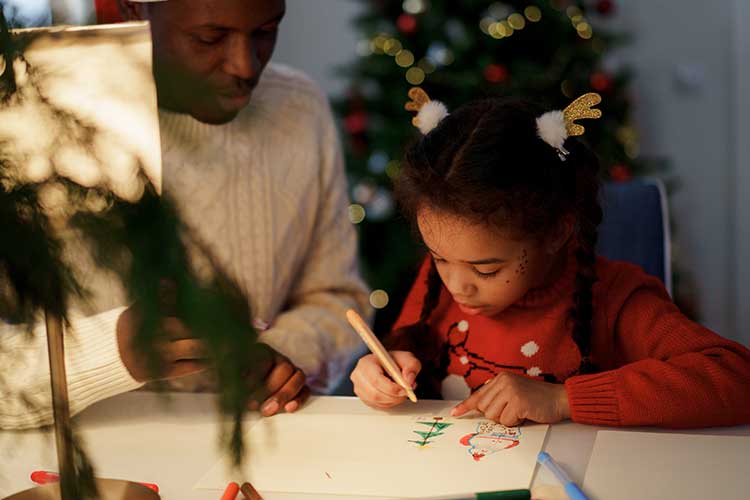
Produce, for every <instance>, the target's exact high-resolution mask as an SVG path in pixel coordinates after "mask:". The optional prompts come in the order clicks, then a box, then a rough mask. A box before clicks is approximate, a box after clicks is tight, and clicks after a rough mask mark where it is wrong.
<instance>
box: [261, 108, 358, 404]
mask: <svg viewBox="0 0 750 500" xmlns="http://www.w3.org/2000/svg"><path fill="white" fill-rule="evenodd" d="M322 99H324V98H322ZM322 108H323V110H324V111H323V116H322V119H321V121H322V126H323V129H324V130H323V132H322V133H321V139H320V141H321V151H320V161H321V177H320V183H321V186H320V199H319V200H318V207H317V216H316V222H315V229H314V234H313V237H312V241H311V244H310V247H309V248H308V251H307V255H306V258H305V260H304V262H303V265H302V269H301V273H300V275H299V277H298V278H297V280H296V282H295V284H294V286H293V288H292V290H291V292H290V295H289V298H288V301H287V308H286V310H285V311H284V312H282V313H281V314H280V315H279V316H277V317H276V319H275V321H274V323H273V324H272V325H271V328H269V329H268V330H266V331H265V332H263V333H262V334H261V335H260V340H261V341H262V342H265V343H266V344H268V345H270V346H271V347H273V348H274V349H276V350H277V351H279V352H281V353H282V354H284V355H285V356H287V357H289V359H290V360H291V361H292V362H293V363H294V364H295V365H296V366H297V367H299V368H300V369H302V370H303V371H304V372H305V374H306V375H307V381H308V385H309V386H310V388H311V389H313V390H314V391H316V392H323V393H325V392H330V391H331V390H333V389H334V388H335V387H336V386H337V385H338V383H339V382H340V380H341V378H342V377H343V376H344V375H345V372H346V369H347V368H348V366H349V363H350V362H351V360H352V358H353V357H354V356H355V355H356V354H358V353H359V354H361V353H362V352H364V344H362V342H361V341H360V340H359V337H358V336H357V334H356V333H355V332H354V330H352V328H351V327H350V326H349V324H348V322H347V320H346V310H347V309H349V308H354V309H355V310H357V311H358V312H359V313H360V314H361V315H362V316H363V318H364V319H365V320H366V321H369V320H370V319H371V317H372V311H371V309H370V307H369V304H368V291H367V287H366V286H365V284H364V282H363V281H362V280H361V278H360V276H359V271H358V266H357V241H356V233H355V231H354V227H353V226H352V223H351V221H350V220H349V217H348V215H347V207H348V194H347V185H346V177H345V174H344V167H343V159H342V154H341V147H340V145H339V142H338V138H337V133H336V129H335V126H334V124H333V118H332V116H331V113H330V109H329V108H328V105H327V103H326V104H325V105H323V106H322Z"/></svg>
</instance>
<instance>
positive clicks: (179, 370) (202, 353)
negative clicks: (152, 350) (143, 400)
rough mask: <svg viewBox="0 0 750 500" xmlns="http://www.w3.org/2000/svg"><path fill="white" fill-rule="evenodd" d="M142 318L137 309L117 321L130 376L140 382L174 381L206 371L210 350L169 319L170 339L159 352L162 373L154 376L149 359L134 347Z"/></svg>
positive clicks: (119, 343)
mask: <svg viewBox="0 0 750 500" xmlns="http://www.w3.org/2000/svg"><path fill="white" fill-rule="evenodd" d="M139 324H140V318H139V317H138V312H137V310H136V309H135V308H134V307H132V306H131V307H129V308H128V309H126V310H125V311H124V312H123V313H122V314H121V315H120V318H119V319H118V321H117V347H118V349H119V351H120V358H121V359H122V363H123V364H124V365H125V368H127V370H128V372H130V376H131V377H133V378H134V379H135V380H137V381H138V382H148V381H150V380H155V379H156V380H158V379H171V378H176V377H182V376H184V375H189V374H191V373H196V372H199V371H202V370H205V369H206V367H207V363H206V349H205V346H204V344H203V342H202V341H200V340H198V339H195V338H193V337H192V336H191V335H190V332H188V331H187V329H186V328H185V325H183V324H182V322H181V321H180V320H179V319H177V318H174V317H168V318H165V319H164V321H163V322H162V328H163V329H164V330H165V331H166V332H167V335H168V337H169V339H168V340H167V341H165V342H161V343H159V344H158V345H157V346H156V348H157V352H158V355H159V358H160V361H161V362H160V366H159V371H158V372H157V373H151V372H150V370H149V366H148V359H147V358H146V357H145V356H144V355H143V354H142V353H141V352H140V351H137V350H136V349H135V347H134V345H133V339H134V338H135V333H136V331H137V330H138V327H139Z"/></svg>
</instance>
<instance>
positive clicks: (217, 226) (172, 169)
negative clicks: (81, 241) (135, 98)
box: [0, 64, 367, 428]
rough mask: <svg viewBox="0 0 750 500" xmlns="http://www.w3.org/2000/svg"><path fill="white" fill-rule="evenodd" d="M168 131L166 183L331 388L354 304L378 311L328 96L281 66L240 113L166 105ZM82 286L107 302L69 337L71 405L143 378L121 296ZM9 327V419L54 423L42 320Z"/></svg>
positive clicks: (314, 376) (107, 284)
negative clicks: (230, 116) (360, 266)
mask: <svg viewBox="0 0 750 500" xmlns="http://www.w3.org/2000/svg"><path fill="white" fill-rule="evenodd" d="M160 125H161V141H162V155H163V161H162V163H163V166H164V167H163V168H164V174H163V182H164V191H165V193H167V194H169V195H171V196H172V197H173V198H174V199H175V200H176V201H177V203H178V206H179V207H180V209H181V210H182V212H183V216H184V218H185V220H186V222H187V223H188V225H189V226H191V227H192V228H193V229H195V230H196V231H197V233H198V236H199V237H200V239H201V240H203V241H205V242H208V243H209V245H210V247H211V249H212V250H213V252H214V254H215V255H216V257H217V259H218V260H219V263H220V264H221V265H222V266H223V268H224V270H225V271H226V272H227V273H229V274H230V276H232V277H233V278H234V279H235V280H236V281H237V282H238V283H239V284H240V286H241V287H242V288H243V290H244V291H245V292H247V294H248V296H249V300H250V303H251V307H252V310H253V314H254V315H255V316H256V318H257V319H260V320H263V321H264V322H266V323H268V324H269V325H270V328H269V329H268V330H267V331H265V332H264V333H262V334H261V340H262V341H264V342H266V343H268V344H269V345H271V346H272V347H274V348H275V349H276V350H278V351H279V352H281V353H283V354H285V355H286V356H287V357H289V358H290V359H291V361H292V362H293V363H294V364H295V365H297V366H298V367H299V368H301V369H302V370H303V371H304V372H305V373H306V374H307V375H308V383H309V384H310V385H311V387H312V388H313V389H316V390H319V391H325V390H327V389H330V388H332V387H333V386H334V385H335V384H336V383H337V382H338V379H339V378H340V376H341V375H342V374H343V370H344V368H345V366H346V364H347V362H348V360H349V359H350V357H351V355H352V354H353V353H354V352H355V350H356V349H357V346H358V344H359V342H358V339H357V337H356V335H355V334H354V333H353V332H352V330H351V329H350V328H349V327H348V325H347V324H346V319H345V310H346V309H347V308H349V307H355V308H357V309H359V310H360V311H365V312H366V313H367V291H366V288H365V286H364V284H363V283H362V281H361V280H360V278H359V275H358V272H357V265H356V240H355V232H354V229H353V227H352V225H351V222H350V221H349V219H348V217H347V205H348V201H347V193H346V181H345V175H344V170H343V165H342V158H341V153H340V147H339V143H338V139H337V135H336V130H335V127H334V124H333V120H332V118H331V114H330V110H329V107H328V103H327V101H326V99H325V97H324V96H323V95H322V94H321V93H320V92H319V90H318V89H317V88H316V87H315V85H314V84H313V83H312V82H311V81H310V80H309V79H307V78H306V77H305V76H304V75H302V74H301V73H299V72H296V71H294V70H291V69H289V68H286V67H283V66H279V65H273V64H271V65H269V66H268V67H267V68H266V70H265V72H264V74H263V76H262V78H261V80H260V83H259V85H258V87H257V88H256V89H255V91H254V93H253V97H252V100H251V102H250V104H249V105H248V106H247V108H245V109H244V110H243V111H242V112H241V113H240V114H239V115H238V116H237V118H236V119H235V120H234V121H232V122H230V123H228V124H226V125H220V126H216V125H207V124H204V123H201V122H198V121H196V120H194V119H193V118H191V117H190V116H188V115H184V114H176V113H170V112H165V111H160ZM84 281H85V282H86V284H87V285H88V286H89V287H91V288H93V289H94V290H95V291H96V293H97V294H98V295H99V297H97V300H96V301H95V302H94V303H87V304H85V305H83V304H82V305H80V306H79V308H78V311H74V312H73V314H72V325H73V328H72V331H70V330H69V335H68V337H67V338H66V358H67V361H66V362H67V370H68V384H69V392H70V400H71V410H72V412H73V413H76V412H78V411H80V410H82V409H83V408H85V407H86V406H88V405H90V404H92V403H94V402H96V401H99V400H101V399H104V398H107V397H110V396H113V395H115V394H119V393H122V392H125V391H129V390H132V389H136V388H138V387H139V386H140V385H141V384H139V383H138V382H136V381H135V380H133V379H132V377H131V376H130V374H129V373H128V371H127V369H126V368H125V367H124V366H123V364H122V362H121V360H120V357H119V353H118V348H117V340H116V335H115V327H116V323H117V319H118V317H119V315H120V314H121V313H122V311H123V310H124V309H125V307H124V306H125V301H124V300H123V293H122V290H121V289H120V287H119V286H118V285H116V283H115V282H114V280H112V279H111V278H110V277H106V276H98V275H97V276H95V274H93V273H88V274H85V275H84ZM104 290H107V291H106V293H105V292H104ZM115 306H120V307H115ZM0 330H2V331H0V361H1V362H0V427H2V428H24V427H34V426H39V425H44V424H48V423H50V422H51V419H52V410H51V402H50V400H51V396H50V389H49V387H50V386H49V366H48V362H47V350H46V338H45V334H44V329H43V327H42V326H41V325H37V326H36V327H35V328H34V330H33V333H32V335H28V330H27V329H24V328H20V327H10V326H8V325H0ZM24 333H26V334H25V335H24Z"/></svg>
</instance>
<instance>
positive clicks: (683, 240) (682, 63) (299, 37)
mask: <svg viewBox="0 0 750 500" xmlns="http://www.w3.org/2000/svg"><path fill="white" fill-rule="evenodd" d="M287 4H288V13H289V14H288V19H287V20H286V21H285V24H284V26H283V29H282V31H283V33H282V36H281V41H280V43H279V50H278V53H277V55H276V59H277V60H280V61H284V62H287V63H290V64H292V65H294V66H296V67H299V68H302V69H304V70H306V71H307V72H308V73H310V74H311V75H312V76H313V77H314V78H316V79H317V80H318V81H319V82H320V83H321V85H322V86H323V88H324V90H326V91H328V92H329V93H330V92H337V91H339V90H340V89H341V88H342V84H341V82H336V81H335V80H333V79H332V77H331V74H330V69H331V67H332V66H333V65H335V64H337V63H340V62H342V61H348V60H350V59H351V57H352V53H353V44H354V42H355V40H356V36H355V35H354V34H353V30H352V28H351V27H350V25H349V20H350V19H351V17H352V16H353V14H354V12H356V10H357V8H358V6H359V3H358V2H354V1H346V0H315V1H314V2H313V1H310V0H288V2H287ZM743 16H744V17H743ZM614 19H615V21H614V23H613V24H614V25H615V26H614V27H621V28H625V29H626V30H628V31H629V32H630V33H631V34H632V35H634V42H633V44H632V45H631V46H630V47H629V48H628V49H627V50H625V51H623V53H622V54H621V56H622V58H623V59H624V60H626V61H628V62H629V63H631V65H632V66H633V68H634V69H635V70H636V72H637V75H638V76H637V78H636V80H635V82H634V88H633V90H634V95H635V96H636V106H637V108H636V109H637V111H636V120H637V123H638V125H639V128H640V131H641V136H642V137H641V140H642V151H643V153H644V154H647V155H648V154H655V155H661V156H666V157H668V158H669V159H671V161H672V167H673V170H672V172H673V174H674V175H675V176H676V177H677V178H678V179H679V180H680V182H681V187H680V188H679V190H678V192H677V194H676V195H675V196H674V198H673V199H672V200H671V202H672V205H673V210H674V215H675V221H676V224H677V226H678V231H679V233H678V240H677V241H676V242H675V243H676V250H677V251H678V252H679V254H680V261H681V262H682V264H683V266H684V267H685V268H686V270H688V271H689V272H690V273H691V275H692V277H693V280H694V281H695V284H696V285H697V288H698V292H699V307H700V309H701V312H702V316H703V322H704V323H705V324H706V325H708V326H709V327H710V328H712V329H714V330H716V331H718V332H719V333H721V334H723V335H725V336H727V337H730V338H734V339H736V340H739V341H742V342H743V343H745V344H747V343H750V328H743V327H742V325H745V324H750V308H747V309H748V312H744V310H745V307H744V303H745V302H746V300H750V285H743V283H745V282H747V283H750V207H746V206H745V205H746V204H745V203H744V197H745V193H750V140H746V141H743V140H742V137H740V135H741V134H742V131H743V130H744V132H745V135H746V136H748V137H750V118H746V116H747V117H750V113H749V112H750V97H743V96H742V92H743V91H745V92H746V91H750V70H748V69H747V68H745V67H744V65H743V64H742V63H743V62H746V61H749V60H750V58H748V56H750V35H745V34H741V30H740V28H743V29H746V28H747V26H750V5H748V2H747V0H713V1H711V2H706V1H705V0H664V1H658V2H655V1H653V0H621V1H620V2H618V12H617V15H616V17H615V18H614ZM737 33H740V34H741V35H738V34H737ZM740 109H742V110H743V111H744V113H741V112H740ZM740 125H742V126H741V127H740ZM738 127H739V128H738ZM743 164H744V165H743ZM743 168H744V170H743ZM743 215H746V217H743ZM738 294H739V295H738ZM738 297H739V299H738Z"/></svg>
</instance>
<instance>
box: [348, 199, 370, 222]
mask: <svg viewBox="0 0 750 500" xmlns="http://www.w3.org/2000/svg"><path fill="white" fill-rule="evenodd" d="M365 215H366V213H365V207H363V206H362V205H360V204H359V203H352V204H351V205H349V220H350V221H351V222H352V224H359V223H360V222H362V221H363V220H365Z"/></svg>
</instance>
